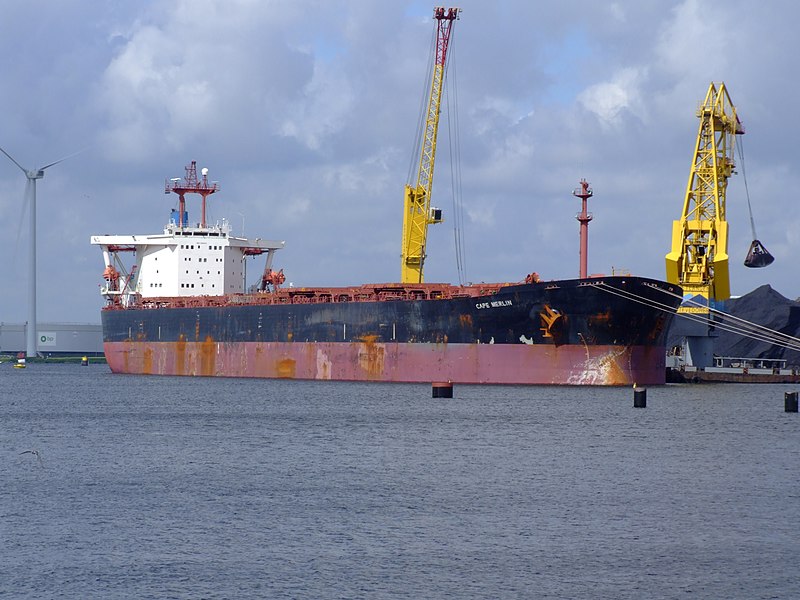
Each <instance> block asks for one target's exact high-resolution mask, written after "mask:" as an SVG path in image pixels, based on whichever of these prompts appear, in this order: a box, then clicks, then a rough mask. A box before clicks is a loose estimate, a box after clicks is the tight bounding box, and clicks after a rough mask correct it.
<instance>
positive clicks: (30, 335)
mask: <svg viewBox="0 0 800 600" xmlns="http://www.w3.org/2000/svg"><path fill="white" fill-rule="evenodd" d="M0 152H2V153H3V154H5V155H6V156H7V157H8V159H9V160H10V161H11V162H13V163H14V164H15V165H17V166H18V167H19V168H20V170H21V171H22V172H23V173H25V177H27V178H28V182H27V184H26V185H25V200H26V201H27V203H28V206H29V207H30V210H31V217H30V239H29V240H28V243H29V246H28V248H29V250H28V252H29V254H30V259H29V261H28V275H29V276H28V326H27V327H26V328H25V332H26V352H25V354H26V355H27V357H28V358H32V357H34V356H36V341H37V340H36V180H37V179H41V178H42V177H44V170H45V169H49V168H50V167H52V166H54V165H57V164H58V163H60V162H63V161H65V160H67V159H68V158H70V157H72V156H75V155H74V154H70V155H69V156H66V157H64V158H62V159H60V160H57V161H55V162H51V163H50V164H49V165H45V166H43V167H39V168H38V169H26V168H25V167H23V166H22V165H21V164H19V163H18V162H17V161H16V160H14V157H13V156H11V155H10V154H9V153H8V152H6V151H5V150H3V149H2V148H0Z"/></svg>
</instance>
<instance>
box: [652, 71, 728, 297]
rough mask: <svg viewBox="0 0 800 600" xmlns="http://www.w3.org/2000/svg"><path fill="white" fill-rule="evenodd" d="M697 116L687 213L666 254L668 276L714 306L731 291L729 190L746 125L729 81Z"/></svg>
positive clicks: (713, 90) (712, 90)
mask: <svg viewBox="0 0 800 600" xmlns="http://www.w3.org/2000/svg"><path fill="white" fill-rule="evenodd" d="M697 116H698V117H699V118H700V128H699V130H698V133H697V144H696V146H695V151H694V157H693V159H692V165H691V169H690V172H689V183H688V184H687V186H686V196H685V199H684V202H683V212H682V213H681V218H680V220H678V221H673V224H672V249H671V251H670V252H669V253H668V254H667V255H666V261H667V281H669V282H670V283H676V284H678V285H680V286H681V287H682V288H683V292H684V294H686V295H690V296H696V295H700V296H703V297H704V298H706V300H707V301H708V304H711V305H713V303H714V302H715V301H720V302H721V301H724V300H727V299H728V298H730V295H731V289H730V276H729V272H728V222H727V220H726V216H725V194H726V190H727V187H728V178H729V177H730V176H731V175H732V174H733V173H734V167H735V164H734V160H733V148H734V140H735V137H736V135H738V134H743V133H744V128H743V127H742V124H741V122H740V121H739V118H738V117H737V116H736V108H735V107H734V105H733V103H732V102H731V99H730V96H729V95H728V90H727V88H726V87H725V84H724V83H720V84H719V85H716V84H714V83H713V82H712V83H711V85H710V86H709V88H708V93H707V94H706V98H705V100H704V101H703V104H702V105H701V106H700V108H699V109H698V110H697ZM679 312H702V313H707V312H708V308H707V307H706V308H697V307H681V308H680V309H679Z"/></svg>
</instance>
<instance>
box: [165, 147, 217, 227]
mask: <svg viewBox="0 0 800 600" xmlns="http://www.w3.org/2000/svg"><path fill="white" fill-rule="evenodd" d="M201 174H202V177H203V178H202V179H200V180H198V179H197V161H194V160H193V161H192V164H190V165H188V166H187V167H186V176H185V177H184V180H183V181H181V180H180V179H170V180H169V181H167V182H166V185H165V188H164V193H165V194H169V193H170V192H175V193H176V194H178V197H179V198H180V214H179V215H178V227H186V223H184V222H183V216H184V214H185V212H186V199H185V198H184V196H185V195H186V194H200V195H201V196H202V197H203V204H202V208H201V211H200V227H203V228H205V227H206V198H207V197H208V196H210V195H211V194H213V193H214V192H218V191H219V184H218V183H217V182H212V183H210V184H209V183H208V169H206V168H203V170H202V172H201Z"/></svg>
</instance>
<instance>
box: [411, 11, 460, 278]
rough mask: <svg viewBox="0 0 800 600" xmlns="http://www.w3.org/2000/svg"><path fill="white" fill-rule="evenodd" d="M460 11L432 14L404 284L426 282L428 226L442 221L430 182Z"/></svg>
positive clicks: (434, 12)
mask: <svg viewBox="0 0 800 600" xmlns="http://www.w3.org/2000/svg"><path fill="white" fill-rule="evenodd" d="M460 10H461V9H459V8H444V7H441V6H437V7H436V8H434V10H433V17H434V19H436V50H435V52H436V56H435V60H434V63H433V76H432V78H431V86H430V93H429V94H428V104H427V110H426V112H425V123H424V125H423V132H422V150H421V152H420V159H419V167H418V169H417V181H416V185H410V184H406V186H405V201H404V206H403V208H404V211H403V247H402V254H401V265H400V281H401V282H402V283H423V281H424V279H423V266H424V263H425V243H426V240H427V236H428V225H433V224H435V223H441V222H442V211H441V210H440V209H438V208H432V207H431V184H432V183H433V165H434V159H435V157H436V136H437V133H438V131H439V113H440V112H441V101H442V87H443V85H444V77H445V67H446V64H447V49H448V46H449V44H450V34H451V32H452V29H453V23H454V22H455V21H456V20H457V19H458V15H459V12H460Z"/></svg>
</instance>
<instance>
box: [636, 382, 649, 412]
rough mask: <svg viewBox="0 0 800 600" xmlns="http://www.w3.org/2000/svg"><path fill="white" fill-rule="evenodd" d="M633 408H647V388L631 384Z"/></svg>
mask: <svg viewBox="0 0 800 600" xmlns="http://www.w3.org/2000/svg"><path fill="white" fill-rule="evenodd" d="M633 408H647V388H640V387H636V386H633Z"/></svg>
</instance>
